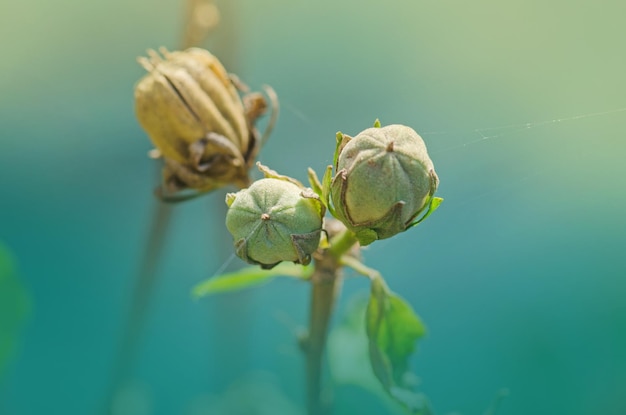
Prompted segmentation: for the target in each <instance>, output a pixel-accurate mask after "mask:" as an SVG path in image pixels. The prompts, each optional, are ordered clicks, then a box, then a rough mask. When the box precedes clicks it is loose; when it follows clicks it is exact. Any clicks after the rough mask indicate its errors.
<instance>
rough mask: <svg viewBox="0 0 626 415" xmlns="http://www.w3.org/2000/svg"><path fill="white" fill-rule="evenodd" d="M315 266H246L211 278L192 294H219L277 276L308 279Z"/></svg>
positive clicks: (268, 280)
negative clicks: (262, 267)
mask: <svg viewBox="0 0 626 415" xmlns="http://www.w3.org/2000/svg"><path fill="white" fill-rule="evenodd" d="M312 272H313V267H310V266H302V265H296V264H288V263H283V264H279V265H277V266H275V267H274V268H272V269H261V268H259V267H257V266H254V267H246V268H243V269H240V270H238V271H235V272H229V273H227V274H222V275H218V276H216V277H212V278H209V279H207V280H205V281H203V282H201V283H199V284H198V285H196V286H195V287H194V288H193V290H192V294H193V295H194V297H202V296H205V295H210V294H219V293H225V292H229V291H237V290H241V289H244V288H248V287H253V286H256V285H260V284H265V283H268V282H270V281H271V280H273V279H274V278H276V277H294V278H300V279H306V278H309V277H310V276H311V273H312Z"/></svg>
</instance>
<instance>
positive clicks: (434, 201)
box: [407, 197, 443, 229]
mask: <svg viewBox="0 0 626 415" xmlns="http://www.w3.org/2000/svg"><path fill="white" fill-rule="evenodd" d="M441 202H443V198H441V197H431V198H430V203H429V204H428V210H427V211H426V213H425V214H424V216H422V217H421V218H419V219H418V220H416V221H415V222H413V223H411V224H410V225H409V226H407V229H409V228H412V227H413V226H415V225H419V224H420V223H422V222H423V221H424V219H426V218H427V217H429V216H430V215H431V213H433V212H434V211H436V210H437V208H438V207H439V205H441Z"/></svg>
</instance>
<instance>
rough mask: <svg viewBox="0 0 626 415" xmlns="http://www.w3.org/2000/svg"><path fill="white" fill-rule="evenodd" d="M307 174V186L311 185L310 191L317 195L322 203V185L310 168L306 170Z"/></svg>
mask: <svg viewBox="0 0 626 415" xmlns="http://www.w3.org/2000/svg"><path fill="white" fill-rule="evenodd" d="M307 172H308V176H309V184H310V185H311V189H313V191H314V192H315V194H317V195H318V196H319V197H320V199H322V202H323V201H324V198H323V197H322V183H321V182H320V179H318V177H317V173H315V170H313V169H312V168H310V167H309V169H308V170H307Z"/></svg>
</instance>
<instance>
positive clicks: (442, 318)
mask: <svg viewBox="0 0 626 415" xmlns="http://www.w3.org/2000/svg"><path fill="white" fill-rule="evenodd" d="M217 4H218V7H220V9H221V11H222V18H223V21H222V25H221V26H220V27H219V28H218V29H217V30H216V32H214V34H213V37H212V38H211V39H210V40H209V41H208V42H207V43H206V46H207V47H209V48H211V50H213V51H215V53H217V54H218V55H220V57H221V58H222V59H223V61H224V62H225V64H226V65H227V67H228V68H229V69H231V70H232V71H234V72H236V73H237V74H238V75H239V76H240V77H241V78H242V79H244V80H245V81H246V82H247V83H248V84H249V85H251V86H252V87H253V88H255V89H258V88H259V87H260V85H261V84H263V83H267V84H270V85H272V86H273V87H274V88H275V89H276V91H277V93H278V95H279V97H280V99H281V105H282V113H281V117H280V120H279V123H278V125H277V127H276V130H275V133H274V134H273V136H272V137H271V139H270V141H269V142H268V143H267V145H266V147H265V148H264V149H263V152H262V154H261V160H262V162H263V163H265V164H269V165H270V166H271V167H272V168H273V169H276V170H278V171H280V172H281V173H284V174H289V175H292V176H294V177H297V178H299V179H305V174H306V167H307V166H312V167H314V168H315V169H316V170H318V171H320V170H321V169H322V168H323V167H324V166H325V165H327V164H328V163H329V162H330V161H331V160H332V151H333V149H334V134H335V132H336V131H337V130H342V131H343V132H345V133H348V134H354V133H357V132H358V131H360V130H361V129H364V128H366V127H369V126H370V125H371V124H372V122H373V120H374V119H375V118H377V117H378V118H380V119H381V121H382V122H383V124H389V123H403V124H407V125H410V126H412V127H414V128H415V129H416V130H417V131H418V132H420V134H422V136H423V137H424V138H425V140H426V142H427V145H428V147H429V151H430V153H431V156H432V158H433V160H434V162H435V166H436V168H437V172H438V174H439V177H440V179H441V187H440V191H439V194H440V195H441V196H443V197H444V198H445V202H444V204H443V205H442V207H441V208H440V210H439V211H437V213H436V214H435V215H433V216H432V218H431V219H429V220H428V221H427V222H426V223H425V224H423V225H422V226H420V227H419V228H418V229H417V230H413V231H411V232H408V233H405V234H402V235H400V236H398V237H396V238H393V239H391V240H386V241H381V242H379V243H376V244H374V245H373V246H371V248H369V249H368V250H367V251H366V252H365V256H366V260H367V262H368V264H369V265H370V266H372V267H375V268H377V269H379V270H380V271H381V272H382V273H383V274H384V275H385V276H386V277H387V279H388V282H389V284H390V286H391V287H392V288H393V289H394V290H395V291H396V292H398V293H400V294H402V295H403V296H404V297H405V298H407V299H408V300H409V301H410V302H411V304H412V305H413V306H414V308H415V309H416V311H417V312H418V313H419V314H420V315H421V316H422V318H423V319H424V321H425V322H426V324H427V325H428V327H429V336H428V338H426V339H425V340H424V341H423V342H422V343H421V345H420V351H419V353H418V355H417V356H416V358H415V359H414V362H413V367H414V369H415V371H416V372H417V373H418V375H419V376H420V378H421V381H422V383H421V390H422V391H424V392H425V393H426V394H427V395H428V396H429V397H430V399H431V401H432V402H433V404H434V407H435V409H436V410H437V413H438V414H450V413H453V412H454V413H460V414H467V415H470V414H474V415H478V414H482V411H484V409H485V408H486V407H487V406H488V404H489V402H490V401H491V400H492V399H493V397H494V396H495V395H496V393H497V392H498V391H499V390H500V389H502V388H507V389H508V390H509V391H510V394H509V396H508V397H507V398H506V400H505V401H504V403H503V405H502V407H501V411H500V412H499V413H500V414H508V415H526V414H535V415H544V414H545V415H548V414H550V415H555V414H559V415H560V414H568V415H587V414H602V415H623V414H625V413H626V236H625V233H626V219H624V212H625V211H626V185H625V184H624V178H625V176H626V164H625V163H624V156H625V155H626V139H625V136H626V134H625V133H626V94H625V92H626V77H625V76H624V74H625V73H626V54H624V41H625V39H626V21H625V19H626V3H625V2H623V1H619V0H599V1H596V2H580V3H578V4H575V3H572V2H569V1H565V0H552V1H539V0H530V1H529V0H526V1H521V0H512V1H506V2H502V1H495V0H478V1H472V2H468V1H461V0H455V1H441V0H440V1H415V0H413V1H408V0H407V1H388V2H373V1H372V2H368V1H357V0H344V1H331V0H322V1H315V2H314V1H305V0H292V1H287V0H236V1H235V0H231V1H227V0H223V1H221V2H217ZM183 16H184V7H183V4H182V1H181V0H163V1H159V2H151V1H148V0H124V1H122V0H110V1H107V2H95V1H90V2H89V1H79V0H57V1H54V2H51V1H44V0H33V1H30V2H17V1H3V2H2V3H1V4H0V39H1V40H0V45H1V46H2V49H1V50H2V58H0V240H1V241H2V242H3V243H4V244H6V247H7V248H8V250H10V251H11V252H12V258H14V260H15V263H16V267H15V269H16V270H17V271H16V274H15V275H16V276H14V278H18V277H19V281H20V282H21V286H22V288H21V290H22V291H24V292H26V293H27V296H28V298H29V303H30V307H28V308H29V309H30V311H28V313H27V315H28V317H27V318H26V320H24V315H26V314H24V313H21V314H20V315H19V316H18V315H17V311H16V308H15V307H13V306H12V305H11V302H10V301H4V297H3V296H2V295H0V300H2V301H3V302H2V303H1V304H0V313H2V318H0V323H3V322H5V321H6V322H7V323H3V324H6V325H7V326H10V327H11V333H13V334H11V336H13V341H15V344H16V347H15V348H14V352H13V353H12V354H11V359H10V361H9V362H8V364H7V365H6V367H4V372H3V373H0V414H2V415H5V414H6V415H40V414H63V415H68V414H80V415H83V414H91V413H95V412H94V411H95V410H96V408H97V407H98V405H99V403H100V402H101V400H102V399H103V394H104V393H105V389H106V385H107V380H108V377H109V376H110V370H111V369H110V367H111V365H112V362H113V360H114V356H115V350H116V347H117V345H118V342H119V337H120V325H121V324H122V321H123V320H124V317H125V314H126V312H127V311H126V310H127V309H128V303H129V301H130V293H131V288H132V286H133V278H134V276H135V274H136V272H137V269H138V262H139V258H140V256H141V254H142V252H143V249H144V246H145V243H146V236H147V233H148V229H149V226H150V220H151V215H152V212H153V207H154V204H155V201H154V198H153V197H152V189H153V187H154V186H155V184H156V181H157V176H156V174H157V173H156V167H155V165H154V164H155V163H154V162H153V161H151V160H149V159H148V158H147V156H146V152H147V151H148V150H149V149H150V143H149V140H148V139H147V137H146V135H145V134H144V133H143V131H142V130H141V129H140V127H139V126H138V124H137V122H136V120H135V118H134V113H133V85H134V84H135V82H136V81H137V80H138V79H139V78H140V77H141V76H143V73H144V71H143V70H142V69H141V68H140V66H139V65H137V64H136V62H135V58H136V56H138V55H142V54H144V51H145V49H147V48H156V47H159V46H162V45H163V46H166V47H168V48H170V49H175V48H177V47H178V45H179V43H180V38H181V33H182V30H183V29H182V27H183V20H184V19H183ZM614 110H616V111H614ZM598 113H601V114H598ZM578 115H584V117H576V116H578ZM559 119H563V121H558V120H559ZM501 126H505V128H496V127H501ZM507 126H508V127H507ZM484 137H487V138H486V139H485V138H484ZM223 198H224V191H220V192H216V193H214V194H212V195H210V196H208V197H205V198H201V199H199V200H195V201H193V202H189V203H185V204H183V205H180V206H177V207H176V208H175V212H174V218H173V223H172V228H171V232H170V234H169V237H168V240H167V246H166V247H165V254H164V255H163V257H162V258H161V272H160V273H159V276H160V280H159V286H158V287H157V288H156V291H155V296H154V299H153V307H152V308H151V311H150V314H149V318H148V321H147V326H146V332H145V336H144V339H143V343H142V347H141V353H140V359H139V360H138V362H137V364H136V367H135V370H134V372H133V383H132V385H131V386H130V387H129V388H128V391H130V392H128V394H127V395H128V400H129V402H131V404H129V405H130V406H131V407H132V408H134V409H133V410H132V411H130V412H128V413H132V414H137V415H143V414H154V415H166V414H168V415H169V414H183V415H201V414H212V413H235V412H232V411H230V412H229V411H228V410H217V409H210V408H216V406H211V405H216V404H215V400H216V399H218V398H217V397H219V396H222V397H223V396H228V394H229V393H230V394H231V395H233V394H234V395H235V396H237V397H238V398H239V399H242V400H245V399H246V398H248V399H252V400H254V399H257V400H258V399H261V400H262V399H266V400H269V399H270V397H271V396H273V394H279V393H280V397H279V398H278V397H277V398H276V400H282V401H281V402H282V404H284V406H280V404H279V403H274V404H272V405H274V406H273V407H274V412H269V413H285V414H287V413H298V406H299V402H302V401H303V395H304V394H303V382H302V379H301V378H302V377H303V362H302V357H301V356H300V355H299V352H298V350H297V347H296V344H295V341H294V333H293V327H294V326H297V325H301V324H304V323H306V319H307V308H308V297H307V295H308V287H307V286H306V285H305V284H301V283H297V282H293V281H278V282H274V283H273V284H271V285H268V286H264V287H261V288H258V289H255V290H253V291H247V292H243V293H238V294H232V295H223V296H221V297H216V298H209V299H203V300H200V301H194V300H192V298H191V296H190V289H191V287H192V286H193V285H194V284H196V283H197V282H199V281H201V280H203V279H204V278H207V277H209V276H211V275H213V274H214V273H215V272H216V270H218V268H220V266H221V265H222V264H223V263H224V261H226V260H227V259H228V258H229V257H230V256H231V250H230V248H229V244H230V237H229V236H227V235H226V234H225V229H224V228H225V227H224V225H223V220H222V218H223V213H224V207H223ZM240 265H241V262H240V261H239V260H235V261H233V263H232V264H231V268H236V267H238V266H240ZM349 275H352V274H349ZM12 286H13V287H15V286H16V284H13V285H12ZM0 289H6V288H5V287H3V286H0ZM366 290H367V284H366V281H362V280H361V279H356V278H354V279H353V278H350V279H348V280H347V281H346V284H345V288H344V291H343V296H342V300H341V303H340V314H341V313H342V312H343V311H345V308H346V305H347V304H348V303H349V302H350V299H351V298H352V297H354V296H355V295H356V296H358V295H359V293H363V292H366ZM15 295H18V294H15ZM19 295H24V294H23V293H22V294H19ZM11 298H14V297H11ZM22 311H23V310H22ZM13 316H14V317H15V319H14V320H18V319H19V320H20V321H23V324H22V326H21V330H15V327H14V326H15V324H14V323H9V321H10V320H12V317H13ZM18 317H19V318H18ZM340 318H341V317H340V315H338V316H337V318H336V322H338V321H340ZM1 361H2V357H1V356H0V370H2V369H3V366H2V364H1ZM251 373H252V374H254V373H257V374H256V375H250V374H251ZM259 373H260V374H259ZM250 376H252V378H254V379H257V378H259V377H260V378H261V379H262V380H261V381H258V380H257V381H245V379H250ZM242 379H243V380H242ZM268 379H269V380H268ZM242 382H243V383H244V384H245V385H244V387H242V388H241V390H242V391H244V392H236V393H235V392H233V390H234V389H233V387H232V385H233V384H235V385H241V384H242ZM246 382H247V383H246ZM246 385H247V386H246ZM250 385H252V386H250ZM254 385H256V386H254ZM270 385H273V386H271V387H270ZM255 387H256V388H257V395H255V394H254V393H252V392H245V391H246V390H248V389H254V388H255ZM229 388H230V389H229ZM246 388H247V389H246ZM258 388H266V389H271V391H270V392H268V391H267V390H266V389H263V390H265V392H263V393H261V395H260V396H261V398H258V396H259V395H258ZM229 390H230V392H228V391H229ZM279 391H280V392H279ZM335 395H336V396H335V397H336V401H337V413H342V414H343V413H345V414H380V413H385V409H383V408H384V406H382V405H381V404H379V403H378V402H377V400H376V399H375V398H374V397H372V396H369V395H368V394H367V393H365V392H363V391H362V390H360V389H358V388H356V387H352V386H345V385H338V386H337V387H336V388H335ZM255 396H257V397H256V398H255ZM287 401H289V402H290V403H289V402H287ZM133 405H134V406H133ZM279 407H280V408H293V409H280V410H279V409H276V408H279ZM289 411H291V412H289ZM243 413H253V412H243Z"/></svg>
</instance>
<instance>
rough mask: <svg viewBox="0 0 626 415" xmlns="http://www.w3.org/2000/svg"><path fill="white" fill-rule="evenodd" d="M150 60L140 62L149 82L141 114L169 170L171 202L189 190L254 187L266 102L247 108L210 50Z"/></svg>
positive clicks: (255, 96) (141, 88)
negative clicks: (259, 122) (252, 169)
mask: <svg viewBox="0 0 626 415" xmlns="http://www.w3.org/2000/svg"><path fill="white" fill-rule="evenodd" d="M148 53H149V57H148V58H140V59H139V62H140V63H141V64H142V66H143V67H144V68H145V69H146V70H147V71H148V74H147V75H146V76H144V77H143V78H142V79H141V80H140V81H139V82H138V84H137V86H136V87H135V110H136V114H137V118H138V120H139V123H140V124H141V126H142V127H143V128H144V130H146V132H147V133H148V135H149V136H150V139H151V140H152V142H153V144H154V145H155V147H156V148H157V151H158V155H160V156H161V157H162V158H163V160H164V162H165V168H164V171H163V182H164V183H163V185H164V189H163V190H162V192H163V193H164V196H165V198H166V199H167V198H168V195H175V194H176V192H178V191H181V190H184V189H193V190H195V191H197V192H208V191H210V190H213V189H216V188H219V187H222V186H225V185H228V184H234V185H236V186H238V187H245V186H247V185H249V183H250V180H249V178H248V170H249V169H250V166H251V165H252V163H253V162H254V158H255V157H256V154H257V153H258V150H259V148H260V145H261V141H262V139H261V137H260V136H259V133H258V131H257V130H256V129H255V127H254V123H255V121H256V119H257V118H258V117H259V116H261V115H263V113H264V112H265V110H266V109H267V103H266V101H265V99H264V98H263V96H262V95H261V94H259V93H251V94H247V95H245V96H244V97H243V100H242V98H241V97H240V96H239V92H238V91H237V88H236V85H235V83H234V82H233V78H231V76H229V74H228V73H227V72H226V70H225V69H224V67H223V66H222V64H221V63H220V61H219V60H218V59H217V58H216V57H215V56H213V55H212V54H211V53H209V52H208V51H206V50H204V49H199V48H191V49H187V50H185V51H180V52H168V51H167V50H164V49H161V54H162V56H161V55H159V54H157V53H156V52H155V51H149V52H148ZM235 79H236V78H235ZM237 86H239V85H237ZM267 92H268V95H270V98H272V99H273V100H275V95H274V94H273V91H271V89H268V91H267ZM270 128H271V127H270ZM268 130H269V128H268ZM268 132H269V131H268Z"/></svg>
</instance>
